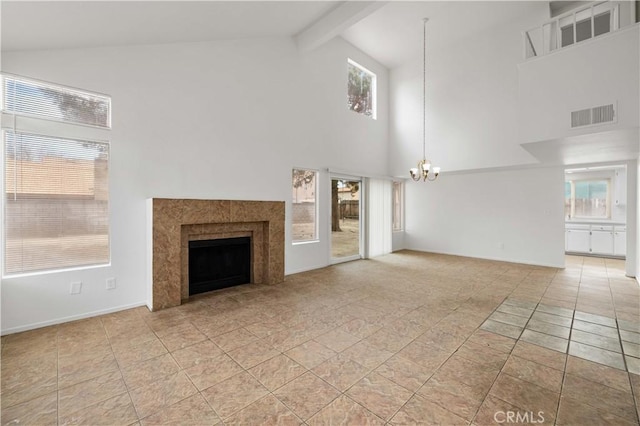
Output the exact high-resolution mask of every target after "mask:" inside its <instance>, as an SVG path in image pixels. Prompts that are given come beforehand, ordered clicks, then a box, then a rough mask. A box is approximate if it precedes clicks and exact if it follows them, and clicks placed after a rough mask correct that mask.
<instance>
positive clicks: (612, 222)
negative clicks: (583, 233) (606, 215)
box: [564, 219, 627, 226]
mask: <svg viewBox="0 0 640 426" xmlns="http://www.w3.org/2000/svg"><path fill="white" fill-rule="evenodd" d="M564 223H565V226H568V225H616V226H626V225H627V224H626V223H625V222H619V221H615V220H580V219H576V220H565V222H564Z"/></svg>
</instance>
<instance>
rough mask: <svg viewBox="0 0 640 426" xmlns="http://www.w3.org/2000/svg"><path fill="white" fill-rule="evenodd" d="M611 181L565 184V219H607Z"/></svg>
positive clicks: (609, 215)
mask: <svg viewBox="0 0 640 426" xmlns="http://www.w3.org/2000/svg"><path fill="white" fill-rule="evenodd" d="M610 191H611V180H610V179H601V180H578V181H569V182H566V183H565V214H566V215H567V218H569V219H571V218H592V219H609V218H610V217H611V205H610V201H609V200H610V199H611V197H610Z"/></svg>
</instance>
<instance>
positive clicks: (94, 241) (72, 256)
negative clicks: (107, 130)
mask: <svg viewBox="0 0 640 426" xmlns="http://www.w3.org/2000/svg"><path fill="white" fill-rule="evenodd" d="M4 143H5V168H4V169H5V185H4V187H5V193H6V198H5V203H4V204H5V215H4V218H5V223H4V225H5V259H4V260H5V261H4V265H5V274H20V273H27V272H34V271H41V270H47V269H61V268H68V267H77V266H86V265H95V264H104V263H108V262H109V207H108V205H109V191H108V174H109V170H108V161H109V145H108V144H107V143H101V142H91V141H83V140H74V139H63V138H56V137H49V136H41V135H35V134H29V133H18V132H12V131H5V132H4Z"/></svg>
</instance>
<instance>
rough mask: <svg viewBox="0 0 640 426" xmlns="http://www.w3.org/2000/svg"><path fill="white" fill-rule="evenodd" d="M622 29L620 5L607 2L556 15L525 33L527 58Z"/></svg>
mask: <svg viewBox="0 0 640 426" xmlns="http://www.w3.org/2000/svg"><path fill="white" fill-rule="evenodd" d="M619 28H620V4H619V3H618V2H611V1H604V2H601V3H594V4H592V5H589V6H586V7H582V8H577V9H575V10H572V11H570V12H567V13H563V14H561V15H558V16H556V17H555V18H554V19H552V20H551V21H548V22H546V23H544V24H542V25H541V26H538V27H535V28H532V29H530V30H528V31H524V32H523V33H522V35H523V44H524V57H525V59H530V58H535V57H538V56H544V55H546V54H548V53H551V52H553V51H555V50H558V49H562V48H563V47H566V46H570V45H572V44H574V43H580V42H581V41H584V40H588V39H590V38H593V37H597V36H599V35H601V34H606V33H609V32H613V31H616V30H618V29H619Z"/></svg>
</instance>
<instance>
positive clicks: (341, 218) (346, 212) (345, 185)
mask: <svg viewBox="0 0 640 426" xmlns="http://www.w3.org/2000/svg"><path fill="white" fill-rule="evenodd" d="M362 194H363V191H362V179H359V178H353V177H338V176H332V177H331V221H330V223H331V262H332V263H339V262H346V261H349V260H356V259H361V258H362V229H363V228H362V217H363V215H362V203H363V199H362Z"/></svg>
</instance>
